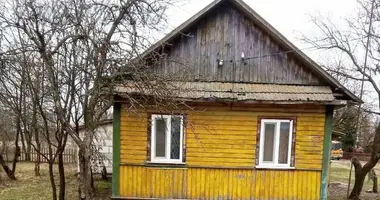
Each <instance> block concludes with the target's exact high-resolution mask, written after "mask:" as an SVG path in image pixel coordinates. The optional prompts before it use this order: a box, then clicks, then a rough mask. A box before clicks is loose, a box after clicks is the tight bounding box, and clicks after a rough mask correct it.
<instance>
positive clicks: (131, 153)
mask: <svg viewBox="0 0 380 200" xmlns="http://www.w3.org/2000/svg"><path fill="white" fill-rule="evenodd" d="M147 123H148V120H147V114H146V113H143V112H141V113H127V112H126V111H125V108H124V106H122V112H121V120H120V163H126V162H127V163H136V164H137V163H144V162H145V160H146V156H147V154H146V148H147Z"/></svg>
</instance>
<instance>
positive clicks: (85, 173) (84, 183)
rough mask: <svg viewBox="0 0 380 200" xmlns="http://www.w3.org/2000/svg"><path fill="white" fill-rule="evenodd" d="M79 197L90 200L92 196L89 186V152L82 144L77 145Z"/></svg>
mask: <svg viewBox="0 0 380 200" xmlns="http://www.w3.org/2000/svg"><path fill="white" fill-rule="evenodd" d="M78 154H79V155H78V156H79V198H80V199H81V200H92V199H93V196H94V192H93V188H92V187H91V178H92V176H91V152H90V149H87V148H85V147H84V145H83V146H80V147H79V153H78Z"/></svg>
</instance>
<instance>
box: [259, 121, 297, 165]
mask: <svg viewBox="0 0 380 200" xmlns="http://www.w3.org/2000/svg"><path fill="white" fill-rule="evenodd" d="M292 137H293V120H280V119H278V120H277V119H262V120H261V126H260V148H259V151H260V155H259V166H258V167H263V168H288V167H291V165H290V163H291V156H292Z"/></svg>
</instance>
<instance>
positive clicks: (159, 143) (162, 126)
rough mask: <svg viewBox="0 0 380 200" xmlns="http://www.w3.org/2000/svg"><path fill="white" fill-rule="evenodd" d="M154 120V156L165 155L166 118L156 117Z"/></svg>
mask: <svg viewBox="0 0 380 200" xmlns="http://www.w3.org/2000/svg"><path fill="white" fill-rule="evenodd" d="M155 120H156V157H165V144H166V120H165V119H162V118H157V119H155Z"/></svg>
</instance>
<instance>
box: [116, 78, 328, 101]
mask: <svg viewBox="0 0 380 200" xmlns="http://www.w3.org/2000/svg"><path fill="white" fill-rule="evenodd" d="M167 87H168V88H165V90H166V93H165V94H166V95H170V96H172V97H177V98H181V99H189V100H190V99H191V100H197V99H198V100H207V99H212V100H230V101H287V102H289V101H293V102H300V101H302V102H333V101H334V100H335V98H334V96H333V92H332V91H331V89H330V87H328V86H297V85H276V84H252V83H250V84H247V83H220V82H212V83H210V82H171V83H170V84H168V85H167ZM116 92H117V94H119V95H120V96H123V95H125V94H126V93H128V94H143V95H153V94H157V88H153V87H149V88H147V87H146V88H144V87H141V86H140V87H135V86H134V84H133V83H129V84H127V85H123V86H120V87H117V88H116Z"/></svg>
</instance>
